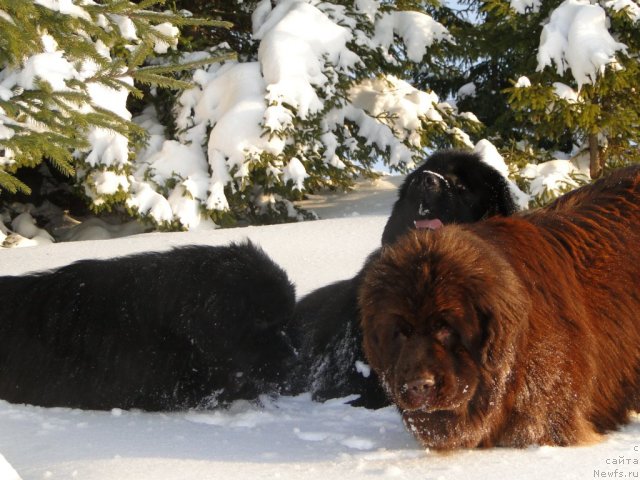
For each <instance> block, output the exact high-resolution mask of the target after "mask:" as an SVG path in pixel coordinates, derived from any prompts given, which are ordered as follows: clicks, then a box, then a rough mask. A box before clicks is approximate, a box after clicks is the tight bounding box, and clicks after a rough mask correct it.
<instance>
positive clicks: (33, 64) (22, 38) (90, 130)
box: [0, 0, 228, 209]
mask: <svg viewBox="0 0 640 480" xmlns="http://www.w3.org/2000/svg"><path fill="white" fill-rule="evenodd" d="M162 3H164V0H144V1H140V2H138V3H137V4H136V3H131V2H129V1H125V0H105V1H100V2H94V1H92V0H77V1H71V0H66V1H63V0H23V1H20V2H15V1H10V0H0V32H1V33H0V195H1V194H2V193H3V192H4V194H5V195H6V194H7V193H10V192H16V191H20V190H21V191H23V192H27V193H28V190H29V189H28V187H27V186H26V185H25V184H24V183H22V182H21V181H20V180H18V178H16V176H15V173H16V172H17V171H18V170H19V169H24V168H28V167H35V166H37V165H38V164H40V163H41V162H42V161H43V160H46V161H48V162H49V163H50V164H51V165H53V166H54V167H55V168H56V169H58V170H59V171H61V172H63V173H64V174H66V175H69V176H75V181H76V183H77V185H79V186H81V187H82V189H83V191H84V192H85V193H86V195H87V196H88V197H89V198H91V199H92V200H93V207H94V208H95V209H100V208H111V207H112V206H114V205H119V204H122V203H123V202H126V200H127V199H128V198H129V196H130V195H131V193H132V191H134V188H141V187H140V186H139V185H138V184H136V183H135V182H136V178H135V171H136V166H135V160H136V159H135V157H134V155H133V153H134V150H135V149H136V148H140V147H141V146H142V145H144V143H145V139H146V137H147V132H146V131H145V130H144V128H142V127H140V126H138V125H136V124H135V123H134V122H132V121H131V113H130V112H129V110H128V108H127V100H128V99H129V98H130V97H131V96H138V97H139V96H141V91H140V90H139V88H138V86H139V85H141V84H142V85H155V86H163V87H168V88H173V89H175V88H185V87H188V86H190V84H188V83H186V82H184V81H181V80H177V79H176V78H174V75H173V74H174V73H175V72H180V71H183V70H185V69H192V68H195V67H198V66H202V65H203V64H205V63H210V62H212V61H215V60H216V59H215V58H210V56H207V58H204V56H202V57H201V58H199V59H197V61H191V62H184V63H182V64H170V63H165V64H158V62H156V64H151V65H146V66H145V65H144V64H145V62H148V61H149V60H150V59H153V58H156V59H157V58H160V57H161V56H162V55H163V54H164V53H166V52H167V50H169V49H171V48H174V47H175V45H176V43H177V35H178V29H177V27H176V25H178V26H179V25H202V24H207V25H217V26H219V27H220V26H227V27H228V24H221V23H220V22H212V21H203V20H198V19H194V18H190V16H189V15H182V14H173V13H168V12H157V11H151V10H149V8H150V7H153V6H157V5H158V4H162Z"/></svg>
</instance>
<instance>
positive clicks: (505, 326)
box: [477, 282, 531, 370]
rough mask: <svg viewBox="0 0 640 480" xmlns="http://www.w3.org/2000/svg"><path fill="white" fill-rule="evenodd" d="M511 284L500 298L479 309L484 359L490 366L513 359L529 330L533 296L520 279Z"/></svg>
mask: <svg viewBox="0 0 640 480" xmlns="http://www.w3.org/2000/svg"><path fill="white" fill-rule="evenodd" d="M516 285H517V287H516ZM510 287H512V288H506V289H505V291H503V292H500V293H501V294H500V295H499V296H498V298H495V297H494V299H493V300H494V301H493V302H492V303H491V304H486V305H484V306H482V307H480V308H479V309H478V311H477V314H478V317H479V321H480V325H481V329H482V341H481V344H480V349H479V351H480V362H481V364H482V365H483V366H484V367H485V368H487V369H489V370H496V369H498V368H503V367H504V366H505V364H506V365H510V364H511V363H512V361H513V355H514V353H513V352H515V351H517V349H518V347H517V344H518V343H519V342H520V340H521V339H522V338H523V336H524V335H525V334H526V332H525V330H526V328H527V325H528V323H529V311H530V309H531V303H530V299H529V296H528V295H527V294H526V293H524V290H523V289H522V288H518V287H520V282H514V283H513V284H511V285H510ZM513 287H515V288H513ZM512 290H513V291H512ZM509 294H513V296H511V297H510V295H509Z"/></svg>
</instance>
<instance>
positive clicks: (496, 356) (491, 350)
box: [477, 310, 502, 370]
mask: <svg viewBox="0 0 640 480" xmlns="http://www.w3.org/2000/svg"><path fill="white" fill-rule="evenodd" d="M477 314H478V320H479V322H480V328H481V331H482V337H481V341H480V346H479V353H480V355H479V356H480V358H479V360H480V363H481V364H482V365H483V366H485V367H486V368H488V369H490V370H494V369H495V368H496V367H497V366H498V365H499V364H500V358H502V355H500V352H499V351H500V348H499V347H498V345H496V339H499V338H500V335H501V331H500V330H501V328H500V324H499V322H497V321H496V319H495V318H493V316H492V314H491V313H490V312H489V311H484V310H479V311H478V312H477Z"/></svg>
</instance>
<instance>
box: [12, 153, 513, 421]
mask: <svg viewBox="0 0 640 480" xmlns="http://www.w3.org/2000/svg"><path fill="white" fill-rule="evenodd" d="M426 171H431V172H435V174H436V175H433V174H426V173H424V172H426ZM441 177H444V179H445V180H443V179H442V178H441ZM514 210H515V206H514V204H513V201H512V199H511V196H510V195H509V191H508V186H507V183H506V182H505V181H504V179H503V178H502V177H501V176H500V174H499V173H498V172H496V171H495V170H493V169H492V168H491V167H488V166H487V165H485V164H484V163H482V162H480V160H479V159H478V158H477V157H476V156H475V155H472V154H467V153H461V152H444V153H438V154H435V155H433V156H432V157H430V158H429V159H428V160H427V161H426V162H425V164H424V165H422V166H421V167H419V168H418V169H417V170H416V171H415V172H413V173H412V174H410V175H409V176H408V177H407V179H406V180H405V182H404V184H403V186H402V187H401V189H400V193H399V197H398V200H397V201H396V203H395V205H394V207H393V210H392V214H391V217H390V218H389V220H388V222H387V225H386V227H385V229H384V234H383V237H382V243H383V244H387V243H390V242H392V241H394V240H395V239H396V238H397V237H398V236H400V235H402V234H403V233H404V232H406V231H407V230H409V229H410V228H413V226H414V221H416V220H420V219H421V218H422V217H424V216H425V215H427V216H429V217H431V216H432V217H433V218H439V219H440V220H441V221H442V222H443V223H451V222H470V221H476V220H479V219H480V218H483V217H485V216H489V215H494V214H502V215H508V214H510V213H512V212H513V211H514ZM375 255H376V253H375V252H374V253H373V254H372V257H373V256H375ZM359 283H360V274H358V275H357V276H356V277H355V278H353V279H350V280H345V281H342V282H338V283H334V284H332V285H328V286H326V287H323V288H321V289H319V290H316V291H315V292H312V293H311V294H309V295H307V296H306V297H305V298H304V299H302V300H301V301H300V302H299V303H298V304H297V306H296V307H295V316H293V315H294V303H295V291H294V288H293V286H292V285H291V283H290V282H289V280H288V278H287V276H286V274H285V273H284V272H283V271H282V269H280V268H279V267H278V266H277V265H275V264H274V263H273V262H272V261H271V260H270V259H269V258H268V257H267V256H266V255H265V254H264V252H262V250H260V249H258V248H256V247H255V246H253V245H252V244H250V243H247V244H232V245H230V246H226V247H207V246H190V247H182V248H177V249H174V250H172V251H169V252H160V253H148V254H139V255H132V256H128V257H121V258H116V259H110V260H84V261H80V262H77V263H73V264H71V265H68V266H65V267H62V268H60V269H57V270H54V271H50V272H43V273H38V274H32V275H25V276H19V277H0V398H2V399H5V400H8V401H10V402H14V403H31V404H36V405H42V406H65V407H78V408H87V409H111V408H115V407H119V408H125V409H129V408H140V409H144V410H175V409H181V408H190V407H201V406H202V407H206V406H213V405H215V404H218V403H223V404H224V403H226V402H229V401H232V400H236V399H240V398H245V399H253V398H255V397H256V396H257V395H259V394H261V393H299V392H304V391H311V392H312V393H313V395H314V398H316V399H318V400H322V399H327V398H332V397H341V396H346V395H349V394H353V393H358V394H360V395H361V397H360V399H359V400H358V401H356V402H355V404H357V405H364V406H367V407H370V408H375V407H380V406H383V405H385V404H386V403H387V400H386V397H385V395H384V393H383V392H382V389H381V388H380V386H379V384H378V380H377V378H375V374H374V373H373V372H372V373H371V375H370V376H369V377H364V376H363V375H362V374H361V373H360V372H358V371H357V370H356V367H355V363H356V361H357V360H362V361H364V355H363V353H362V346H361V341H362V338H361V333H360V328H359V324H358V307H357V293H356V292H357V288H358V285H359Z"/></svg>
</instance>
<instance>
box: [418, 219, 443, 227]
mask: <svg viewBox="0 0 640 480" xmlns="http://www.w3.org/2000/svg"><path fill="white" fill-rule="evenodd" d="M414 223H415V225H416V228H417V229H418V230H422V229H429V230H437V229H438V228H440V227H442V222H441V221H440V219H438V218H431V219H429V220H416V221H415V222H414Z"/></svg>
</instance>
